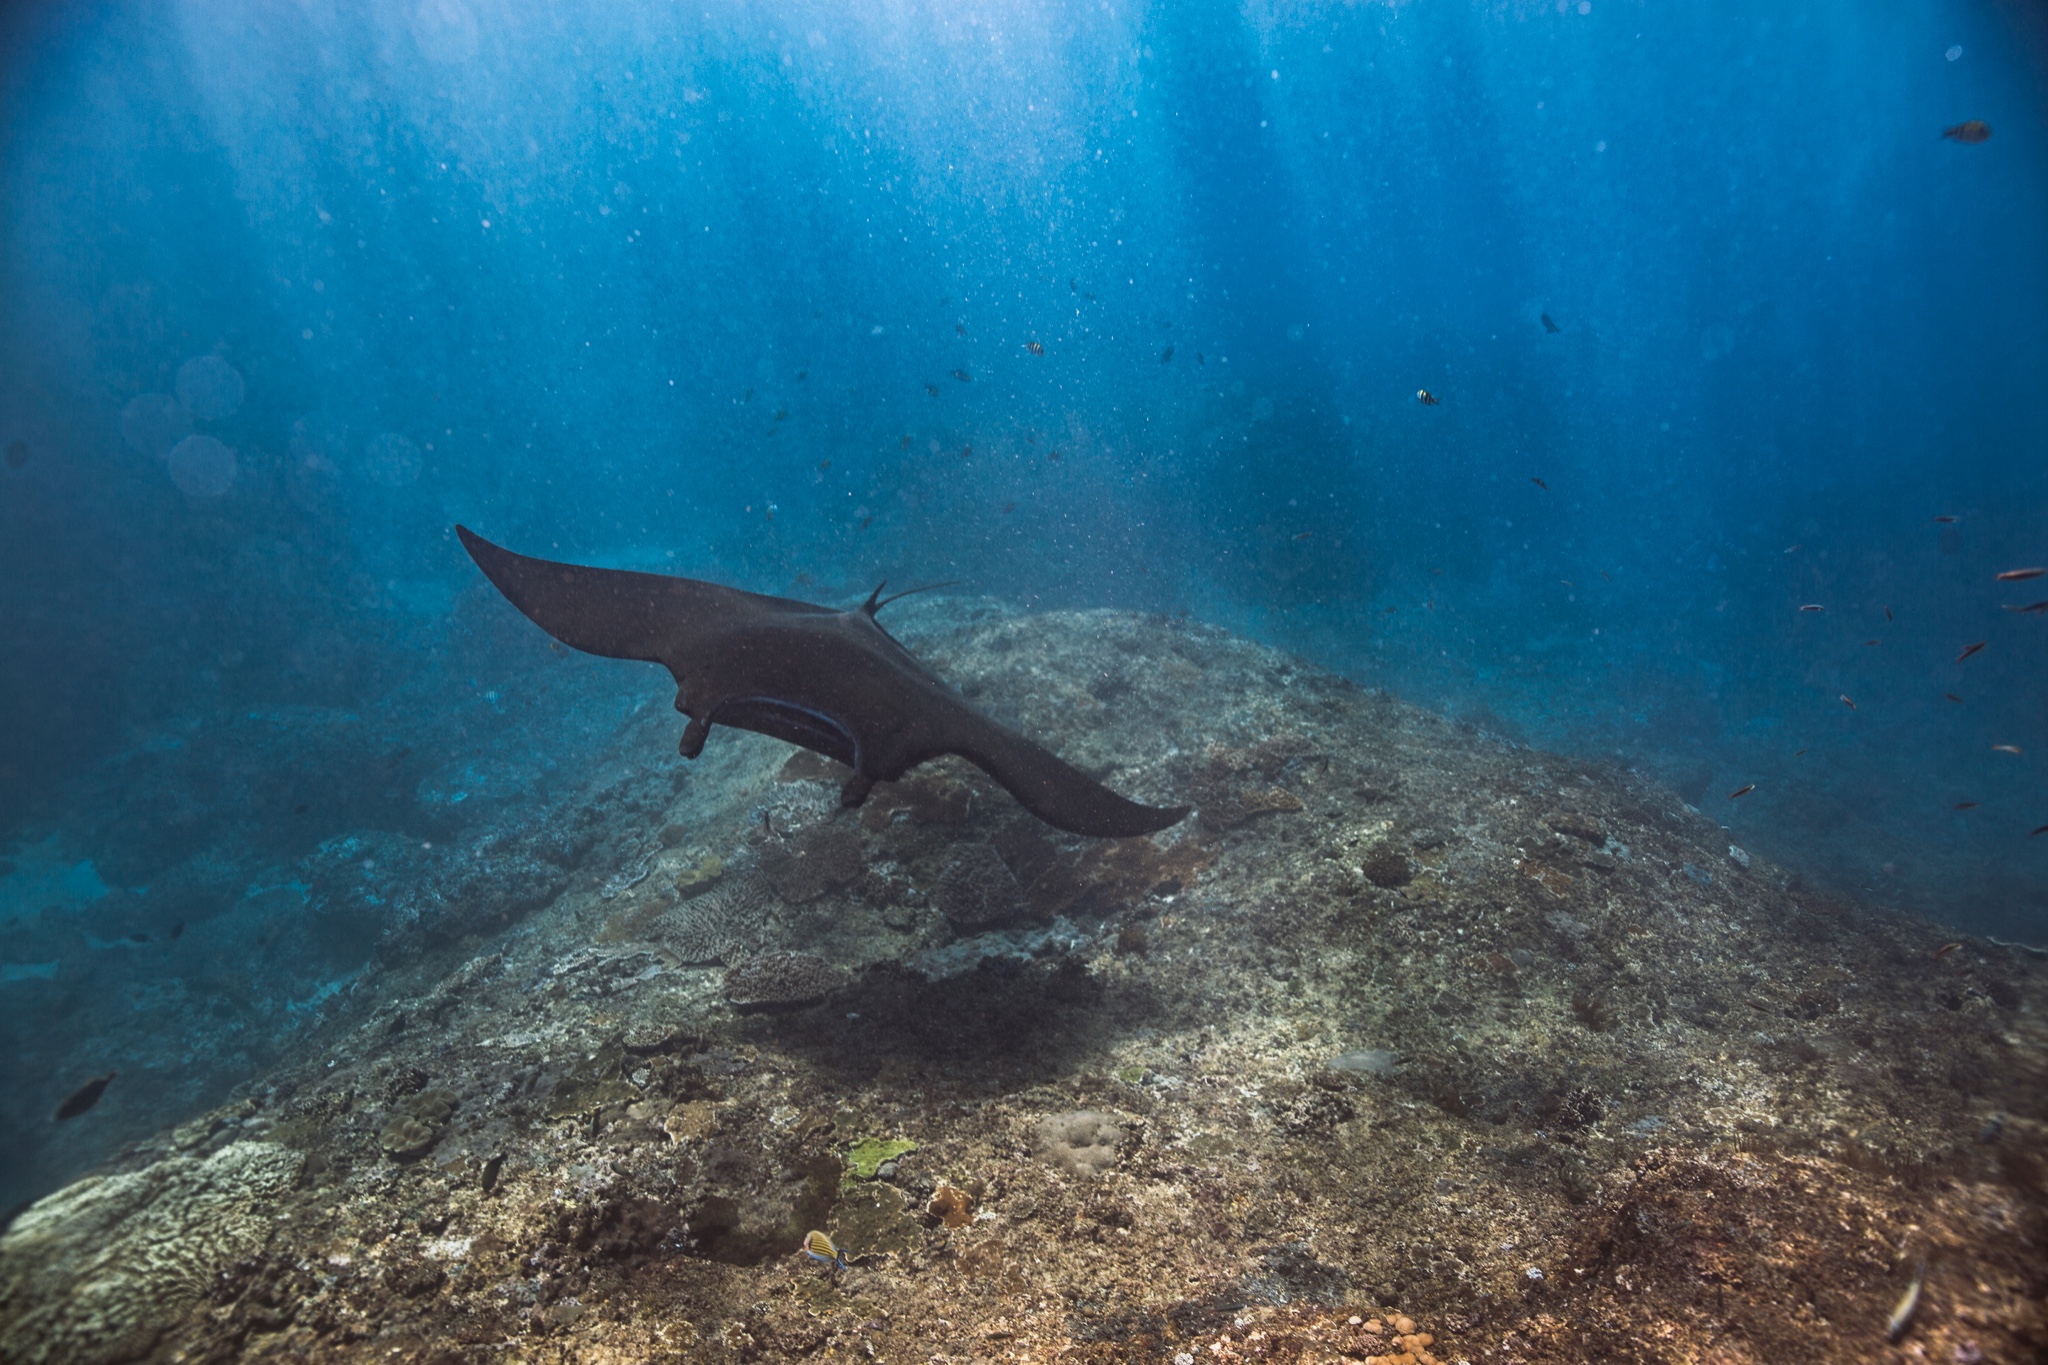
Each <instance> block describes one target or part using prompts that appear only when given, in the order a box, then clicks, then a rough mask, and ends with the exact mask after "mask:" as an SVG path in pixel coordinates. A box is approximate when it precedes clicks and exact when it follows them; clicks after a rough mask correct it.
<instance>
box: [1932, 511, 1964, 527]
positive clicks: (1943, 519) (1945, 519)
mask: <svg viewBox="0 0 2048 1365" xmlns="http://www.w3.org/2000/svg"><path fill="white" fill-rule="evenodd" d="M1935 520H1936V521H1938V522H1940V523H1941V524H1942V525H1943V526H1953V525H1955V524H1956V523H1957V522H1959V521H1961V520H1962V518H1961V517H1952V516H1949V515H1948V514H1947V513H1946V512H1944V513H1943V514H1942V515H1940V516H1938V517H1936V518H1935Z"/></svg>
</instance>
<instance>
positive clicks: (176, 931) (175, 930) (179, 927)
mask: <svg viewBox="0 0 2048 1365" xmlns="http://www.w3.org/2000/svg"><path fill="white" fill-rule="evenodd" d="M184 932H185V921H183V920H179V921H178V922H177V923H176V924H173V925H172V926H171V932H170V935H169V937H170V938H171V939H172V941H173V942H175V941H176V940H177V938H178V936H179V935H180V934H182V933H184Z"/></svg>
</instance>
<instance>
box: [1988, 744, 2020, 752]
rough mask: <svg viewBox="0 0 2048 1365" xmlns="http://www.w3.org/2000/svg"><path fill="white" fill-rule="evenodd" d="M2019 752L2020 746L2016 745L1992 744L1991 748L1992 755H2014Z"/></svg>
mask: <svg viewBox="0 0 2048 1365" xmlns="http://www.w3.org/2000/svg"><path fill="white" fill-rule="evenodd" d="M2019 751H2020V746H2019V745H2017V744H1994V745H1992V746H1991V752H1992V753H1994V754H2016V753H2018V752H2019Z"/></svg>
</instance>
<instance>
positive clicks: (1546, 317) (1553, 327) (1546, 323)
mask: <svg viewBox="0 0 2048 1365" xmlns="http://www.w3.org/2000/svg"><path fill="white" fill-rule="evenodd" d="M1541 316H1542V318H1543V330H1544V331H1546V332H1549V333H1551V334H1552V335H1555V334H1557V333H1559V332H1562V331H1563V330H1564V328H1562V327H1560V326H1558V325H1557V324H1556V323H1555V322H1552V321H1551V320H1550V314H1548V313H1544V314H1542V315H1541Z"/></svg>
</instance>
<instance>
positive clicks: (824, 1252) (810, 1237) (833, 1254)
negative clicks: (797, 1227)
mask: <svg viewBox="0 0 2048 1365" xmlns="http://www.w3.org/2000/svg"><path fill="white" fill-rule="evenodd" d="M804 1255H806V1256H808V1257H810V1258H811V1259H812V1260H814V1261H823V1262H824V1263H825V1264H826V1265H836V1266H838V1267H839V1268H840V1269H841V1270H844V1269H846V1253H845V1252H843V1251H841V1250H840V1249H839V1248H838V1247H836V1246H833V1245H832V1239H831V1238H830V1237H827V1236H826V1235H825V1234H824V1233H822V1232H819V1231H817V1230H816V1229H813V1230H812V1231H810V1232H807V1233H805V1234H804Z"/></svg>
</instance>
